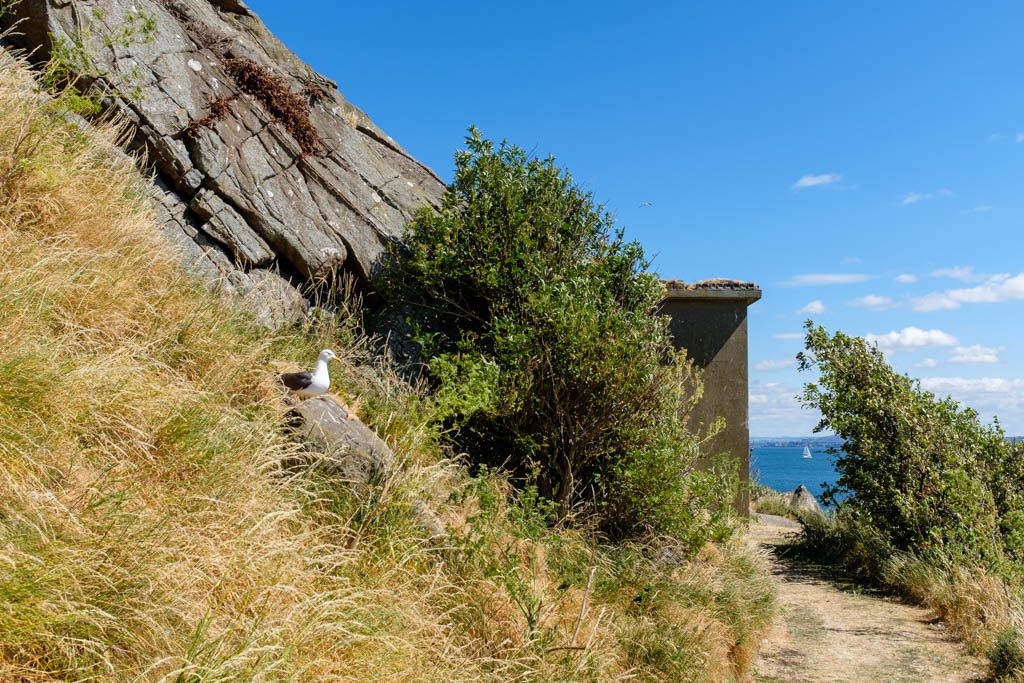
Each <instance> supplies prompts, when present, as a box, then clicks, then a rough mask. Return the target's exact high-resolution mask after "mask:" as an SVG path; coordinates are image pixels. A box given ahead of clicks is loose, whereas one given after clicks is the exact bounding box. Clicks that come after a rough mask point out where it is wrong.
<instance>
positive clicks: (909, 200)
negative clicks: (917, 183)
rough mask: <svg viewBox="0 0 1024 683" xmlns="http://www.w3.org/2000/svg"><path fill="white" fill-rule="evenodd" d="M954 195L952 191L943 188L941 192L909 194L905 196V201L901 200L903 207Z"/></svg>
mask: <svg viewBox="0 0 1024 683" xmlns="http://www.w3.org/2000/svg"><path fill="white" fill-rule="evenodd" d="M952 194H953V191H952V190H948V189H946V188H942V189H941V190H935V192H908V193H907V194H905V195H903V199H901V200H900V204H902V205H903V206H909V205H910V204H917V203H918V202H926V201H928V200H929V199H938V198H939V197H949V196H951V195H952Z"/></svg>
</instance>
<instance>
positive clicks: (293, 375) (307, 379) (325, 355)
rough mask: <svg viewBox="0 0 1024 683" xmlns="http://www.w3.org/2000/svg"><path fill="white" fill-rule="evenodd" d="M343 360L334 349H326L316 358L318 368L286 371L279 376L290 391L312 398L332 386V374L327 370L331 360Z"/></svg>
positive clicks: (298, 395)
mask: <svg viewBox="0 0 1024 683" xmlns="http://www.w3.org/2000/svg"><path fill="white" fill-rule="evenodd" d="M332 360H334V361H338V362H339V363H340V362H341V359H340V358H338V357H337V356H336V355H334V351H331V350H330V349H324V350H323V351H321V352H320V355H319V356H317V359H316V368H314V369H313V371H312V372H285V373H282V374H281V375H280V377H279V379H280V380H281V384H283V385H284V386H285V387H286V388H287V389H288V391H290V392H291V393H292V394H294V395H295V396H297V397H298V398H312V397H313V396H319V395H320V394H323V393H326V392H327V390H328V389H329V388H330V386H331V375H330V372H329V371H328V370H327V364H328V363H329V362H330V361H332Z"/></svg>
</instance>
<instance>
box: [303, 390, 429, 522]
mask: <svg viewBox="0 0 1024 683" xmlns="http://www.w3.org/2000/svg"><path fill="white" fill-rule="evenodd" d="M288 421H289V425H290V426H291V429H292V433H293V434H294V436H295V438H296V440H297V441H299V442H300V443H302V444H303V445H304V446H305V448H306V450H307V452H308V453H312V454H314V455H315V456H316V457H317V458H318V461H319V463H320V464H321V466H322V467H324V468H325V469H326V470H327V471H328V472H330V473H331V474H333V475H335V476H337V477H339V478H340V479H342V480H343V481H344V482H345V483H346V484H347V485H348V486H351V487H352V489H353V490H354V491H355V493H356V495H365V494H366V493H367V492H368V491H369V489H370V488H371V487H373V486H376V485H378V484H380V483H381V482H383V481H385V480H386V479H387V478H388V477H389V476H390V475H391V473H392V472H394V470H395V466H396V465H395V455H394V452H393V451H392V450H391V448H390V447H389V446H388V445H387V444H386V443H385V442H384V440H383V439H381V438H380V437H379V436H377V433H376V432H374V431H373V430H372V429H370V428H369V427H367V426H366V425H365V424H364V423H363V422H362V421H360V420H359V418H357V417H356V416H355V415H352V414H351V413H349V412H348V410H347V409H346V408H345V407H344V406H343V405H341V404H340V403H338V402H337V401H335V400H334V399H333V398H331V397H330V396H317V397H316V398H311V399H307V400H305V401H302V402H300V403H299V404H298V405H296V406H295V407H294V408H292V410H291V411H290V412H289V413H288ZM411 505H412V510H413V514H414V516H415V518H416V520H417V522H418V524H419V525H420V527H421V528H423V529H424V530H425V531H426V532H427V533H428V534H429V535H430V536H431V537H438V536H441V535H443V534H444V525H442V524H441V522H440V520H438V518H437V516H436V515H435V514H434V513H433V511H432V510H431V509H430V508H429V506H427V504H426V503H424V502H423V501H421V500H413V501H411Z"/></svg>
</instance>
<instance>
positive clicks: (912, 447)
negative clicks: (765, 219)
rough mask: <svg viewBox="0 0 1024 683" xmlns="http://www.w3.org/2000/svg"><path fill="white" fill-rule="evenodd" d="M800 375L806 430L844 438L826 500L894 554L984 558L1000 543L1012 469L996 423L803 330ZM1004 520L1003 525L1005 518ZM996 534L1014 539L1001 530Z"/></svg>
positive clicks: (838, 337) (876, 354)
mask: <svg viewBox="0 0 1024 683" xmlns="http://www.w3.org/2000/svg"><path fill="white" fill-rule="evenodd" d="M806 330H807V336H806V352H802V353H800V354H799V355H798V360H799V362H800V369H801V370H810V369H812V368H816V369H817V370H818V372H819V373H820V376H819V378H818V381H817V382H813V383H809V384H807V385H806V387H805V389H804V393H803V399H802V400H803V403H804V404H805V405H806V406H808V407H812V408H816V409H818V410H819V411H821V414H822V419H821V422H820V423H819V424H818V426H817V427H816V428H815V431H822V430H825V429H830V430H832V431H833V432H835V433H836V434H837V435H838V436H840V437H842V438H843V440H844V443H843V446H842V448H841V452H840V453H839V457H838V458H837V460H836V469H837V470H838V472H839V475H840V476H839V480H838V482H837V485H836V487H833V488H829V489H828V490H827V491H826V493H825V498H826V500H828V501H830V502H832V503H836V502H839V501H842V502H841V508H842V511H843V513H844V514H846V515H849V516H850V518H851V519H852V520H853V521H855V522H857V523H859V524H861V525H863V526H866V527H869V528H871V529H874V530H875V532H877V533H879V534H880V535H881V537H882V540H884V541H885V542H886V543H888V544H890V545H892V546H893V547H895V548H898V549H901V550H914V551H924V552H927V551H929V550H941V551H944V552H945V553H947V554H952V555H954V556H961V557H970V558H973V559H983V558H987V559H992V558H994V557H996V556H997V555H998V554H999V551H1000V549H1001V548H1002V547H1003V546H1004V543H1003V542H1002V539H1001V534H1000V517H1001V516H1002V515H1005V514H1007V513H1008V512H1010V511H1011V510H1012V509H1014V508H1016V507H1018V506H1019V500H1018V497H1019V495H1020V494H1019V493H1018V491H1019V490H1020V484H1021V483H1022V481H1024V480H1022V478H1021V465H1020V462H1019V458H1017V457H1015V455H1014V448H1013V447H1012V445H1011V444H1009V443H1008V442H1007V441H1006V439H1005V436H1004V434H1003V432H1002V430H1001V429H1000V428H999V425H998V423H996V424H995V425H993V426H986V425H983V424H982V423H981V422H980V421H979V419H978V414H977V413H976V412H975V411H974V410H972V409H970V408H962V407H961V406H960V405H959V404H958V403H957V402H956V401H954V400H953V399H952V398H949V397H947V398H943V399H940V398H937V397H936V396H935V395H934V394H932V393H931V392H928V391H924V390H922V389H921V387H920V382H918V381H917V380H913V379H911V378H910V377H907V376H905V375H900V374H898V373H896V372H895V371H894V370H893V369H892V368H891V367H890V366H889V364H888V363H887V362H886V360H885V357H884V356H883V355H882V353H881V352H880V351H879V350H878V348H877V347H875V346H872V345H870V344H868V343H867V342H866V341H864V340H863V339H861V338H858V337H850V336H847V335H845V334H843V333H841V332H837V333H836V334H834V335H829V334H828V332H827V331H826V330H825V329H824V328H823V327H820V326H819V327H814V326H813V325H812V324H811V323H810V322H808V323H807V326H806ZM1009 521H1011V522H1012V520H1009ZM1003 527H1004V531H1003V533H1004V534H1006V535H1007V537H1010V536H1011V535H1013V534H1018V535H1019V534H1020V532H1019V528H1018V525H1016V524H1009V525H1007V524H1003Z"/></svg>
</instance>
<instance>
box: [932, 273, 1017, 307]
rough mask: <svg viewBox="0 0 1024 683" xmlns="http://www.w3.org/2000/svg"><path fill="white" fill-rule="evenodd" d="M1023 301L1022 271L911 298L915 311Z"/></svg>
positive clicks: (993, 276)
mask: <svg viewBox="0 0 1024 683" xmlns="http://www.w3.org/2000/svg"><path fill="white" fill-rule="evenodd" d="M1004 301H1024V273H1020V274H1018V275H1015V276H1011V275H1009V274H1008V273H1001V274H999V275H992V276H990V277H989V278H988V280H986V281H985V282H984V283H982V284H980V285H978V286H977V287H968V288H964V289H948V290H946V291H944V292H932V293H931V294H926V295H924V296H921V297H918V298H916V299H914V300H913V302H912V306H913V308H914V310H915V311H952V310H956V309H958V308H960V306H962V305H963V304H992V303H1000V302H1004Z"/></svg>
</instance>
